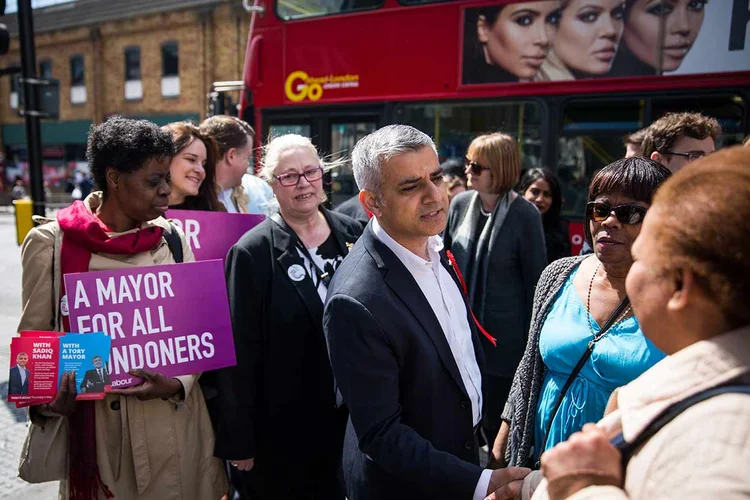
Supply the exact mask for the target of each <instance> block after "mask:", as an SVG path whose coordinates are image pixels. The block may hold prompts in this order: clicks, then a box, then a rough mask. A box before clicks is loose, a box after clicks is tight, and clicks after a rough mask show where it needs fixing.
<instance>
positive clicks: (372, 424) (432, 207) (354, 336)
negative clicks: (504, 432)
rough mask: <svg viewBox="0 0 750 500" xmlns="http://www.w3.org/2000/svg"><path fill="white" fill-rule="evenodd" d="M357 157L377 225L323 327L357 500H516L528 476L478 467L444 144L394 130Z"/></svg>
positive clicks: (333, 295)
mask: <svg viewBox="0 0 750 500" xmlns="http://www.w3.org/2000/svg"><path fill="white" fill-rule="evenodd" d="M352 160H353V166H354V176H355V179H356V181H357V185H358V186H359V188H360V189H361V191H360V200H361V201H362V204H363V205H364V207H365V208H366V209H367V210H368V211H370V212H372V213H373V214H374V218H373V219H372V220H371V221H370V223H369V224H368V226H367V228H366V229H365V232H364V234H363V235H362V237H361V238H360V240H359V241H358V242H357V244H356V245H355V246H354V248H353V249H352V251H351V253H350V254H349V255H348V256H347V258H346V259H345V260H344V262H343V263H342V265H341V266H340V268H339V269H338V271H337V272H336V275H335V276H334V278H333V281H332V282H331V287H330V288H329V293H328V298H327V302H326V309H325V314H324V320H323V325H324V329H325V331H326V335H327V338H328V342H329V350H330V355H331V363H332V366H333V370H334V375H335V378H336V381H337V383H338V386H339V389H340V391H341V394H342V396H343V400H344V401H345V402H346V404H347V406H348V408H349V411H350V415H351V418H350V421H349V425H348V427H347V433H346V440H345V444H344V459H343V469H344V476H345V481H346V484H347V489H348V491H347V494H348V498H349V500H378V499H384V500H396V499H407V498H409V499H411V498H423V497H424V498H430V499H433V500H434V499H445V500H473V499H480V500H481V499H483V498H484V497H485V496H487V495H489V494H492V493H493V492H496V490H497V492H496V497H497V498H514V497H515V496H516V495H517V494H518V493H519V492H520V488H521V483H522V481H521V479H522V478H523V477H524V476H525V475H526V474H527V473H528V469H516V468H512V469H502V470H496V471H490V470H486V471H485V470H482V468H481V467H480V466H479V458H478V445H477V439H476V429H477V426H478V425H479V421H480V419H481V408H482V390H481V385H482V382H481V372H480V366H481V364H482V362H483V358H482V348H481V346H480V343H479V338H478V333H477V329H476V325H475V324H474V322H473V320H472V317H471V314H470V311H469V309H468V307H467V305H466V300H465V298H464V295H463V293H462V291H461V288H460V284H459V280H458V278H457V275H456V273H455V272H454V271H453V269H452V268H451V266H450V265H449V263H448V260H447V259H446V255H445V253H444V252H442V240H441V239H440V237H439V236H437V235H439V234H440V233H441V232H442V231H443V229H445V224H446V217H447V212H448V197H447V193H446V191H445V187H444V185H443V182H444V181H443V174H442V170H441V168H440V165H439V163H438V156H437V152H436V150H435V145H434V143H433V142H432V140H431V139H430V138H429V137H428V136H427V135H425V134H423V133H422V132H420V131H418V130H416V129H414V128H412V127H408V126H404V125H391V126H388V127H384V128H382V129H380V130H378V131H376V132H374V133H372V134H370V135H369V136H367V137H365V138H363V139H362V140H361V141H360V142H358V143H357V145H356V146H355V148H354V151H353V154H352Z"/></svg>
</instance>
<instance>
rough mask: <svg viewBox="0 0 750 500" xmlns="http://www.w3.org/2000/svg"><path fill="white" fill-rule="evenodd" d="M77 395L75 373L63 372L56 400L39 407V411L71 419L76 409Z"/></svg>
mask: <svg viewBox="0 0 750 500" xmlns="http://www.w3.org/2000/svg"><path fill="white" fill-rule="evenodd" d="M77 395H78V391H77V390H76V374H75V372H63V374H62V378H61V379H60V390H59V391H57V396H55V399H54V400H53V401H52V402H51V403H49V404H44V405H39V406H40V408H39V409H40V411H41V412H42V414H44V413H53V414H55V415H60V416H61V417H69V416H71V415H72V414H73V411H74V410H75V408H76V396H77Z"/></svg>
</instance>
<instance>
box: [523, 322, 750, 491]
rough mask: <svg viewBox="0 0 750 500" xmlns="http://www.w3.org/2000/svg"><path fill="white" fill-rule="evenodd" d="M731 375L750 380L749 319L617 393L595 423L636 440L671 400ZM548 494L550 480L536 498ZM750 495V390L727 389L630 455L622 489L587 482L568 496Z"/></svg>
mask: <svg viewBox="0 0 750 500" xmlns="http://www.w3.org/2000/svg"><path fill="white" fill-rule="evenodd" d="M728 382H735V383H750V327H745V328H742V329H739V330H735V331H733V332H729V333H725V334H723V335H720V336H718V337H715V338H713V339H711V340H706V341H702V342H698V343H696V344H693V345H691V346H690V347H687V348H685V349H683V350H681V351H679V352H678V353H676V354H674V355H672V356H669V357H667V358H665V359H664V360H662V361H661V362H659V363H658V364H656V365H655V366H653V367H652V368H651V369H650V370H648V371H647V372H646V373H644V374H643V375H641V376H640V377H638V378H637V379H636V380H634V381H633V382H631V383H630V384H628V385H626V386H624V387H621V388H620V389H618V390H617V391H616V392H615V393H613V395H612V398H611V399H610V405H609V406H610V408H609V410H608V412H607V414H606V415H605V417H604V418H603V419H602V420H601V421H599V423H598V424H597V425H599V426H601V427H602V428H604V429H605V430H606V431H607V432H608V433H610V434H611V435H615V434H617V433H619V432H622V433H623V437H624V438H625V439H626V440H628V441H632V439H633V438H634V437H635V436H637V435H638V434H639V433H640V432H641V430H643V429H644V428H645V427H646V425H648V424H649V423H650V422H652V421H653V420H654V418H656V416H657V415H658V414H659V413H661V412H662V411H663V410H665V409H666V408H667V407H668V406H670V405H671V404H673V403H676V402H678V401H682V400H684V399H686V398H688V397H690V396H692V395H693V394H696V393H698V392H700V391H703V390H705V389H709V388H711V387H716V386H719V385H723V384H725V383H728ZM546 498H547V492H546V482H544V481H543V482H542V483H541V485H540V486H539V489H537V491H536V492H535V494H534V497H533V499H534V500H543V499H546ZM748 498H750V397H748V396H747V395H741V394H725V395H721V396H716V397H714V398H712V399H708V400H706V401H703V402H701V403H698V404H696V405H695V406H692V407H691V408H689V409H687V410H685V412H683V413H682V414H681V415H679V416H678V417H676V418H675V419H674V420H672V422H670V423H669V424H667V425H665V426H664V427H663V428H662V429H661V430H660V431H659V432H658V433H657V434H656V435H655V436H654V437H653V438H651V439H650V440H649V441H647V442H646V443H645V444H644V445H643V446H642V447H641V448H640V449H638V450H637V451H636V452H635V454H634V455H633V456H632V458H631V459H630V462H629V463H628V468H627V471H626V475H625V489H624V491H623V490H622V489H620V488H615V487H612V486H592V487H589V488H585V489H583V490H581V491H579V492H578V493H576V494H575V495H573V496H571V497H569V500H594V499H597V500H626V499H639V500H647V499H648V500H659V499H679V500H691V499H695V500H698V499H701V500H709V499H717V500H718V499H721V500H735V499H736V500H739V499H748Z"/></svg>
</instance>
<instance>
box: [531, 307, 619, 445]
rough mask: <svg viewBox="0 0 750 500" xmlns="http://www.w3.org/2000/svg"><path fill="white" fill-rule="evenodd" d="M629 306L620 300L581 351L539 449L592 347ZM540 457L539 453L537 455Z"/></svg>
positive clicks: (545, 442) (558, 398) (558, 397)
mask: <svg viewBox="0 0 750 500" xmlns="http://www.w3.org/2000/svg"><path fill="white" fill-rule="evenodd" d="M629 305H630V299H628V298H627V297H625V298H624V299H622V302H620V305H618V306H617V309H615V310H614V311H612V314H611V315H610V317H609V319H607V321H606V323H604V326H602V328H601V330H599V336H598V337H597V338H593V339H591V340H590V341H589V343H588V345H587V346H586V350H585V351H583V355H582V356H581V359H579V360H578V363H577V364H576V366H575V368H573V371H572V372H571V373H570V376H569V377H568V380H566V381H565V385H563V388H562V390H561V391H560V395H559V396H557V401H555V406H554V407H553V409H552V416H551V417H550V420H549V427H547V432H545V433H544V441H542V442H541V443H539V446H540V448H542V449H543V448H544V447H545V446H547V440H549V433H550V431H551V430H552V422H553V421H554V420H555V416H556V415H557V412H558V410H559V409H560V405H562V401H563V398H564V397H565V394H566V393H567V392H568V389H570V386H571V385H572V384H573V380H575V378H576V377H577V376H578V373H579V372H580V371H581V369H583V365H585V364H586V361H588V359H589V358H590V357H591V353H592V352H594V346H596V343H597V342H598V341H599V340H601V339H602V338H603V337H604V334H606V333H607V331H608V330H609V329H610V328H612V326H613V325H614V324H615V323H616V322H617V319H618V318H619V317H620V315H621V314H622V313H623V311H625V309H627V307H628V306H629ZM539 455H540V456H541V453H540V454H539Z"/></svg>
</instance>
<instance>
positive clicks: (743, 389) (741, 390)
mask: <svg viewBox="0 0 750 500" xmlns="http://www.w3.org/2000/svg"><path fill="white" fill-rule="evenodd" d="M722 394H747V395H749V396H750V384H728V385H720V386H718V387H712V388H710V389H706V390H705V391H701V392H699V393H698V394H693V395H692V396H690V397H689V398H686V399H683V400H682V401H678V402H677V403H674V404H673V405H671V406H670V407H669V408H667V409H666V410H664V411H663V412H661V413H660V414H659V416H658V417H656V418H655V419H654V420H653V421H652V422H651V423H650V424H648V425H647V426H646V428H645V429H643V430H642V431H641V432H640V434H638V435H637V436H636V437H635V439H633V440H632V441H630V442H628V441H625V438H624V437H623V435H622V432H621V433H619V434H618V435H616V436H615V437H613V438H612V439H611V440H610V443H612V446H614V447H615V448H617V449H618V450H620V454H621V455H622V470H623V471H624V470H625V469H626V468H627V466H628V462H629V461H630V458H631V457H632V456H633V453H634V452H635V450H637V449H638V448H640V447H641V446H643V444H644V443H646V441H648V440H649V439H651V438H652V437H653V436H654V434H656V433H657V432H659V431H660V430H661V429H662V428H663V427H664V426H665V425H667V424H668V423H669V422H671V421H672V420H674V419H675V418H677V417H678V416H679V415H680V414H681V413H682V412H684V411H685V410H687V409H688V408H690V407H691V406H693V405H696V404H698V403H701V402H703V401H706V400H707V399H711V398H713V397H716V396H721V395H722Z"/></svg>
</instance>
